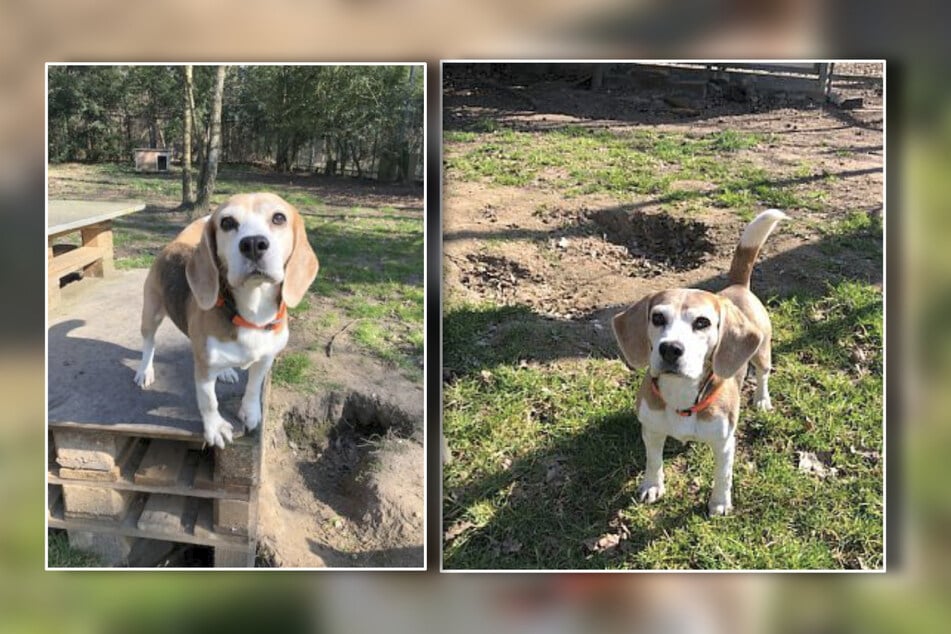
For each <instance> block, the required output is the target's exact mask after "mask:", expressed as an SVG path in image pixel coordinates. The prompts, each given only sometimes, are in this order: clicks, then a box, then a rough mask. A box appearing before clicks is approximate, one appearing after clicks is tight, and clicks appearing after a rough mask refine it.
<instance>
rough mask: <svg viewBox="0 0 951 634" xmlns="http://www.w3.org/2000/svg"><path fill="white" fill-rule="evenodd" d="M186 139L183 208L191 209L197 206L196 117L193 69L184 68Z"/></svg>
mask: <svg viewBox="0 0 951 634" xmlns="http://www.w3.org/2000/svg"><path fill="white" fill-rule="evenodd" d="M183 71H184V80H185V82H184V83H185V91H184V111H185V112H184V114H185V116H184V125H183V127H184V128H185V131H184V135H183V136H184V138H183V139H182V208H184V209H191V208H192V206H193V205H194V204H195V183H194V181H193V179H192V125H193V124H192V122H193V121H194V117H195V96H194V84H193V82H192V67H191V66H184V67H183Z"/></svg>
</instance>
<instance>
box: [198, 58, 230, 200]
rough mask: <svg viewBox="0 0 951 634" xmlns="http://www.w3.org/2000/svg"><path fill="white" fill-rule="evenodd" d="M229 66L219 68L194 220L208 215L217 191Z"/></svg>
mask: <svg viewBox="0 0 951 634" xmlns="http://www.w3.org/2000/svg"><path fill="white" fill-rule="evenodd" d="M226 72H227V66H219V67H218V74H217V77H216V81H215V94H214V97H213V99H212V104H211V115H210V116H211V122H210V123H209V128H210V131H209V133H208V150H207V151H206V152H205V162H204V164H203V165H202V169H201V184H200V188H199V191H198V200H196V201H195V208H194V209H193V210H192V214H191V215H192V218H197V217H199V216H203V215H205V214H206V213H208V207H209V206H210V204H211V195H212V194H213V193H214V191H215V181H216V180H217V178H218V160H219V158H220V156H221V102H222V100H223V97H224V92H225V73H226Z"/></svg>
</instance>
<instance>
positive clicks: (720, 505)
mask: <svg viewBox="0 0 951 634" xmlns="http://www.w3.org/2000/svg"><path fill="white" fill-rule="evenodd" d="M707 512H708V513H709V514H710V517H718V516H721V515H729V514H730V513H732V512H733V505H732V504H730V502H729V501H725V500H714V499H713V498H711V499H710V501H709V502H708V503H707Z"/></svg>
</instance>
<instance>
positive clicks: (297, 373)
mask: <svg viewBox="0 0 951 634" xmlns="http://www.w3.org/2000/svg"><path fill="white" fill-rule="evenodd" d="M310 365H311V361H310V357H309V356H308V355H307V353H305V352H285V353H284V354H282V355H280V356H279V357H278V358H277V359H276V360H275V361H274V366H273V368H272V370H271V378H272V379H273V380H274V383H276V384H277V385H282V386H286V387H301V386H303V385H305V384H306V383H309V378H310V376H309V372H308V371H309V370H310Z"/></svg>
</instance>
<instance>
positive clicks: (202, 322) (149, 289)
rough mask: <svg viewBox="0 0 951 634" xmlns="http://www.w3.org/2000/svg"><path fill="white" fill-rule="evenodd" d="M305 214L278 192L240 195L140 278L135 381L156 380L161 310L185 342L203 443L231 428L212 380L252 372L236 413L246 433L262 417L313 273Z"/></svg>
mask: <svg viewBox="0 0 951 634" xmlns="http://www.w3.org/2000/svg"><path fill="white" fill-rule="evenodd" d="M317 269H318V261H317V256H316V255H315V254H314V251H313V249H312V248H311V246H310V243H309V242H308V240H307V232H306V230H305V227H304V220H303V218H302V217H301V215H300V213H299V212H298V211H297V209H295V208H294V207H293V206H292V205H290V204H289V203H287V202H286V201H285V200H283V199H282V198H280V197H279V196H276V195H274V194H266V193H264V194H239V195H237V196H233V197H232V198H230V199H228V200H227V201H226V202H225V203H224V204H222V205H221V206H220V207H218V209H216V210H215V212H214V213H212V214H211V215H210V216H206V217H205V218H201V219H199V220H196V221H195V222H193V223H191V224H190V225H188V227H186V228H185V230H184V231H182V232H181V233H180V234H179V235H178V237H176V238H175V239H174V240H173V241H172V242H171V243H170V244H169V245H168V246H166V247H165V248H164V249H163V250H162V252H161V254H159V256H158V257H157V258H156V259H155V262H154V263H153V264H152V268H151V269H149V274H148V277H147V278H146V280H145V290H144V301H143V305H142V340H143V347H142V363H141V365H140V366H139V371H138V372H136V375H135V382H136V384H137V385H139V386H140V387H142V388H146V387H148V386H149V385H150V384H151V383H152V382H153V381H154V380H155V370H154V368H153V365H152V359H153V357H154V355H155V331H156V330H157V329H158V327H159V324H161V323H162V320H163V319H164V318H165V316H166V315H167V316H168V317H170V318H171V320H172V321H173V322H174V323H175V325H176V326H178V328H179V330H181V331H182V332H183V333H185V335H186V336H188V338H189V339H190V340H191V344H192V352H193V354H194V357H195V390H196V393H197V397H198V409H199V412H200V414H201V420H202V425H203V427H204V435H205V441H206V442H207V443H208V444H209V445H214V446H217V447H221V448H224V446H225V442H231V441H232V439H233V438H232V435H233V427H232V425H231V423H229V422H228V421H226V420H225V419H224V418H223V417H222V416H221V414H220V413H219V412H218V398H217V396H216V395H215V381H216V380H219V379H220V380H222V381H226V382H228V383H234V382H236V381H237V380H238V374H237V372H236V371H235V368H242V369H248V384H247V387H246V388H245V392H244V396H243V397H242V399H241V409H240V410H239V412H238V417H239V418H240V419H241V422H243V423H244V426H245V428H246V429H247V430H248V431H250V430H253V429H254V428H256V427H257V426H258V425H259V424H260V423H261V419H262V415H263V414H262V411H261V390H262V388H263V385H264V379H265V377H266V376H267V373H268V370H270V369H271V364H273V363H274V357H275V356H277V353H278V352H280V351H281V350H283V349H284V346H286V345H287V339H288V332H287V308H288V307H291V308H293V307H294V306H297V304H299V303H300V301H301V300H302V299H303V297H304V294H305V293H306V292H307V289H308V287H309V286H310V285H311V283H312V282H313V281H314V278H316V277H317Z"/></svg>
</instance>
